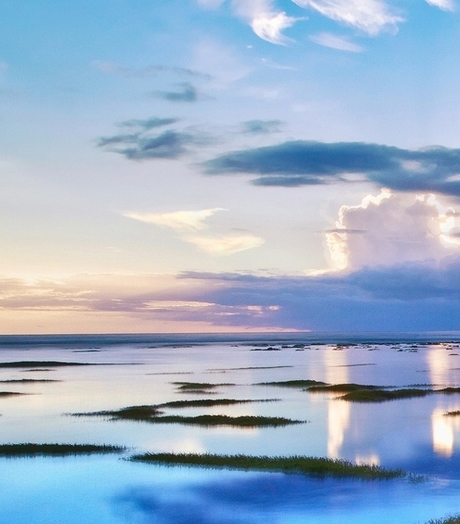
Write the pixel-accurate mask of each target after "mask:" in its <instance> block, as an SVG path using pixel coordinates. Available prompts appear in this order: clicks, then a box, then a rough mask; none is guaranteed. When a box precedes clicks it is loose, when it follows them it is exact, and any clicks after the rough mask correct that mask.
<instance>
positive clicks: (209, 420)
mask: <svg viewBox="0 0 460 524" xmlns="http://www.w3.org/2000/svg"><path fill="white" fill-rule="evenodd" d="M73 416H76V417H85V416H86V417H92V416H93V417H109V418H110V420H132V421H134V422H150V423H153V424H189V425H193V426H236V427H256V426H259V427H261V426H265V427H277V426H287V425H290V424H302V423H303V421H301V420H292V419H288V418H284V417H262V416H252V415H246V416H245V415H243V416H239V417H231V416H228V415H199V416H196V417H182V416H179V415H163V412H162V411H160V410H159V409H158V406H132V407H128V408H123V409H120V410H116V411H95V412H93V413H74V414H73Z"/></svg>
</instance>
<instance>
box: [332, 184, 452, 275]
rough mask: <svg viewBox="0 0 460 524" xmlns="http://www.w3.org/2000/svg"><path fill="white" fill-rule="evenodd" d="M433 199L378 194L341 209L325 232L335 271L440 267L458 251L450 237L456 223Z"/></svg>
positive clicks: (430, 196)
mask: <svg viewBox="0 0 460 524" xmlns="http://www.w3.org/2000/svg"><path fill="white" fill-rule="evenodd" d="M450 211H451V210H450V209H449V208H445V207H443V206H442V205H441V204H440V203H439V202H438V200H437V199H436V198H435V197H434V195H426V196H422V195H420V196H417V197H415V196H414V195H412V194H401V193H399V194H393V193H391V192H390V191H388V190H382V191H381V193H380V194H379V195H377V196H373V195H368V196H367V197H365V198H364V199H363V201H362V202H361V204H359V205H357V206H342V207H341V208H340V210H339V218H338V220H337V223H336V226H337V229H335V230H333V231H328V232H326V242H327V246H328V248H329V251H330V258H331V261H332V263H333V265H334V267H335V268H337V269H345V268H346V269H348V270H350V269H357V268H362V267H367V266H394V265H400V264H403V263H407V262H423V261H431V262H436V263H439V262H440V261H441V260H443V259H444V258H445V257H447V256H448V255H452V254H455V253H458V252H459V241H458V239H457V238H456V237H455V235H452V234H451V233H452V232H453V229H454V227H455V220H454V218H453V217H452V216H450Z"/></svg>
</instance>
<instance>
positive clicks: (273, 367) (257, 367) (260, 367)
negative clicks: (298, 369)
mask: <svg viewBox="0 0 460 524" xmlns="http://www.w3.org/2000/svg"><path fill="white" fill-rule="evenodd" d="M292 367H294V366H248V367H244V368H216V369H208V371H247V370H252V369H284V368H292Z"/></svg>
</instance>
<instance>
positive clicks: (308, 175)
mask: <svg viewBox="0 0 460 524" xmlns="http://www.w3.org/2000/svg"><path fill="white" fill-rule="evenodd" d="M203 169H204V171H205V173H206V174H208V175H232V174H249V175H256V178H255V179H254V180H253V183H254V184H256V185H262V186H284V187H298V186H308V185H318V184H332V183H339V182H340V183H345V182H346V183H350V181H354V180H356V178H357V175H359V178H360V179H362V180H364V181H366V180H367V181H369V182H374V183H377V184H379V185H380V186H386V187H389V188H391V189H395V190H400V191H433V192H439V193H445V194H451V195H456V196H460V180H457V178H456V175H458V173H460V149H447V148H443V147H431V148H425V149H420V150H416V151H412V150H408V149H401V148H397V147H392V146H386V145H379V144H367V143H361V142H338V143H322V142H309V141H300V140H299V141H291V142H284V143H281V144H277V145H273V146H268V147H260V148H254V149H247V150H241V151H234V152H231V153H226V154H223V155H220V156H218V157H216V158H214V159H211V160H209V161H207V162H206V163H205V164H204V165H203ZM350 175H352V176H350Z"/></svg>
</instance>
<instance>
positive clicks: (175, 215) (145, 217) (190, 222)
mask: <svg viewBox="0 0 460 524" xmlns="http://www.w3.org/2000/svg"><path fill="white" fill-rule="evenodd" d="M218 211H225V210H224V209H223V208H221V207H214V208H210V209H199V210H193V211H188V210H187V211H174V212H171V213H122V215H123V216H124V217H127V218H132V219H134V220H138V221H140V222H145V223H147V224H154V225H156V226H164V227H169V228H171V229H174V230H175V231H178V232H194V231H200V230H201V229H204V228H205V227H206V224H205V221H206V220H207V219H208V218H210V217H212V216H213V215H214V214H215V213H217V212H218Z"/></svg>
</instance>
